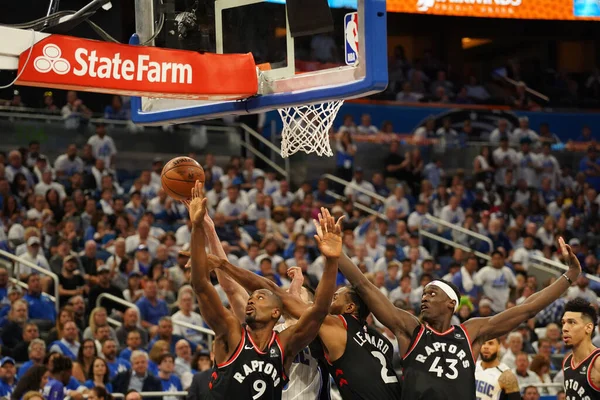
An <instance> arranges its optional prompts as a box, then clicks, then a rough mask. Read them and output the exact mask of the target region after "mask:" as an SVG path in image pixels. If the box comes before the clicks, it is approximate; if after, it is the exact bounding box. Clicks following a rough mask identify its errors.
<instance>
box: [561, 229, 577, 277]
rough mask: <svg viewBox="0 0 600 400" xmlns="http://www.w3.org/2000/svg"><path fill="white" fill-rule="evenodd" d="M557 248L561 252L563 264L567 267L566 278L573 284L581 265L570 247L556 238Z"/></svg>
mask: <svg viewBox="0 0 600 400" xmlns="http://www.w3.org/2000/svg"><path fill="white" fill-rule="evenodd" d="M558 246H559V248H560V250H561V253H562V256H563V259H564V261H565V263H566V264H567V266H568V267H569V270H568V271H567V276H568V277H569V279H571V280H572V281H573V282H574V281H575V280H576V279H577V278H578V277H579V275H580V274H581V264H580V263H579V259H578V258H577V256H576V255H575V253H573V249H572V248H571V246H569V245H568V244H566V243H565V240H564V239H563V238H562V237H559V238H558Z"/></svg>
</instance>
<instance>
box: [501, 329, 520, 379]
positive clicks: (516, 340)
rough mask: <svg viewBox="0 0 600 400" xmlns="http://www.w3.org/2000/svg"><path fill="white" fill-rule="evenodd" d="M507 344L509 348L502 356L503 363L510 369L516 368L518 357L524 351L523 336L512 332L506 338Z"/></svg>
mask: <svg viewBox="0 0 600 400" xmlns="http://www.w3.org/2000/svg"><path fill="white" fill-rule="evenodd" d="M506 343H507V346H508V348H507V349H506V352H505V353H504V355H503V356H502V362H503V363H504V364H506V365H508V367H509V368H515V365H516V361H517V355H518V354H519V353H520V352H521V351H523V335H522V334H521V332H518V331H514V332H511V333H509V334H508V336H507V337H506ZM521 372H523V371H521Z"/></svg>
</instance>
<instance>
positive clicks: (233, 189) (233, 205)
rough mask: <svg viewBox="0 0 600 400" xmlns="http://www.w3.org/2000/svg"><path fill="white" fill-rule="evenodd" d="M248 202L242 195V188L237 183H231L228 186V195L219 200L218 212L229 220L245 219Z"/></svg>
mask: <svg viewBox="0 0 600 400" xmlns="http://www.w3.org/2000/svg"><path fill="white" fill-rule="evenodd" d="M247 208H248V204H247V203H245V202H244V201H243V200H242V198H241V196H240V189H239V187H238V186H237V185H230V186H229V187H228V188H227V197H226V198H224V199H223V200H221V201H220V202H219V205H218V206H217V210H216V211H217V213H219V214H223V215H224V216H225V219H226V221H227V222H229V221H236V220H239V219H244V218H245V217H246V209H247Z"/></svg>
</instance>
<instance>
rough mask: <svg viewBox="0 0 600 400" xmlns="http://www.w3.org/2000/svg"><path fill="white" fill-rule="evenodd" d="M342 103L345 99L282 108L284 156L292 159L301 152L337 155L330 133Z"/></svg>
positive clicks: (280, 113)
mask: <svg viewBox="0 0 600 400" xmlns="http://www.w3.org/2000/svg"><path fill="white" fill-rule="evenodd" d="M342 104H344V100H343V99H342V100H332V101H328V102H325V103H318V104H302V105H298V106H292V107H286V108H279V109H278V110H277V111H279V115H280V116H281V121H282V122H283V130H282V131H281V157H284V158H286V157H289V156H291V155H292V154H295V153H297V152H298V151H303V152H305V153H306V154H310V153H316V154H317V155H319V156H329V157H331V156H333V152H332V151H331V145H330V144H329V130H330V129H331V126H332V125H333V120H334V119H335V116H336V115H337V113H338V111H339V110H340V107H341V106H342Z"/></svg>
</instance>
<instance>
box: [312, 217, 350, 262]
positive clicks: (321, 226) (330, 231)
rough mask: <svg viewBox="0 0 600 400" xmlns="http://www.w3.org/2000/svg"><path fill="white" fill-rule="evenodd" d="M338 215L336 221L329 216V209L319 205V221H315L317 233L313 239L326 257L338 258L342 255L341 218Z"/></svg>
mask: <svg viewBox="0 0 600 400" xmlns="http://www.w3.org/2000/svg"><path fill="white" fill-rule="evenodd" d="M343 219H344V217H343V216H342V217H340V218H339V219H338V220H337V222H336V221H335V218H333V217H332V216H331V214H330V213H329V210H328V209H326V208H325V207H321V212H320V213H319V223H317V222H316V221H315V226H316V227H317V234H316V235H315V240H316V241H317V244H318V246H319V250H320V251H321V254H323V255H324V256H325V257H327V258H339V257H340V256H341V255H342V220H343Z"/></svg>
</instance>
